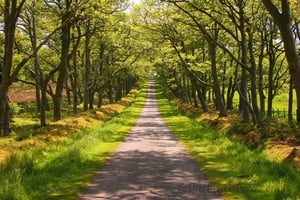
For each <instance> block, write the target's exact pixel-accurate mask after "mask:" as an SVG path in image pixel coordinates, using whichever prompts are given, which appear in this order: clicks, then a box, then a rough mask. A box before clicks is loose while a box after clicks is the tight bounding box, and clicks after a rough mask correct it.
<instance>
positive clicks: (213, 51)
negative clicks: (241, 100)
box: [209, 27, 227, 117]
mask: <svg viewBox="0 0 300 200" xmlns="http://www.w3.org/2000/svg"><path fill="white" fill-rule="evenodd" d="M214 31H215V33H214V39H215V41H217V40H218V30H217V28H216V27H215V30H214ZM209 53H210V59H211V74H212V79H213V91H214V94H215V102H216V107H217V109H218V110H219V111H220V113H219V116H220V117H226V116H227V110H226V107H225V105H224V102H223V97H222V93H221V90H220V83H219V79H218V69H217V60H216V59H217V45H216V43H215V42H210V43H209Z"/></svg>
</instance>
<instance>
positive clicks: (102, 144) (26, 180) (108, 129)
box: [0, 86, 147, 200]
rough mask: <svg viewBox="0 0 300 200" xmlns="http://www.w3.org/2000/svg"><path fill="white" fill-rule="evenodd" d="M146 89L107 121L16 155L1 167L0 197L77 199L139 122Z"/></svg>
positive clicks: (10, 199) (9, 198)
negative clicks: (58, 140)
mask: <svg viewBox="0 0 300 200" xmlns="http://www.w3.org/2000/svg"><path fill="white" fill-rule="evenodd" d="M145 88H146V86H145ZM146 92H147V90H146V89H141V90H140V91H139V93H138V95H137V97H136V99H135V100H134V102H133V104H132V106H130V107H128V108H126V109H125V110H124V111H123V112H121V113H120V114H118V115H117V116H115V117H113V118H112V119H111V120H109V121H107V122H104V123H100V122H99V124H98V125H97V126H94V127H91V128H89V129H87V130H85V131H82V132H80V133H78V134H73V135H72V136H70V137H68V138H67V139H65V140H62V141H61V142H56V143H51V144H49V145H47V146H45V147H39V148H35V149H33V150H30V151H29V150H28V151H25V152H22V153H21V152H20V153H16V154H12V155H11V156H10V157H9V158H8V159H7V160H6V161H5V163H4V164H2V165H1V166H0V177H1V178H0V185H1V187H0V199H1V200H27V199H28V200H31V199H47V200H48V199H66V200H68V199H70V200H71V199H72V200H73V199H76V198H77V197H78V195H79V194H80V192H81V191H82V190H83V189H84V188H85V187H86V186H87V184H88V183H89V182H90V180H91V179H92V178H93V176H94V175H95V173H96V172H97V170H99V167H100V166H101V165H103V164H104V163H105V161H106V160H107V159H108V158H109V157H110V156H111V154H112V153H113V152H114V150H115V149H116V148H117V147H118V145H119V144H120V143H121V141H122V140H123V139H124V137H125V136H126V135H127V133H128V131H129V130H130V129H131V127H132V126H134V124H135V123H136V120H137V118H138V116H139V114H140V112H141V109H142V107H143V105H144V102H145V99H146Z"/></svg>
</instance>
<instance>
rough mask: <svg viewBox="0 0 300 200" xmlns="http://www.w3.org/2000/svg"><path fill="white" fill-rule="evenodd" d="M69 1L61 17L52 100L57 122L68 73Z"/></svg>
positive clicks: (59, 116) (60, 116)
mask: <svg viewBox="0 0 300 200" xmlns="http://www.w3.org/2000/svg"><path fill="white" fill-rule="evenodd" d="M71 2H72V1H71V0H67V1H66V11H65V13H64V15H63V16H62V22H61V23H62V24H63V26H62V32H61V57H60V65H59V70H58V72H59V74H58V78H57V85H56V89H55V95H54V98H53V105H54V114H53V118H54V121H58V120H61V119H62V115H61V109H62V97H63V89H64V83H65V80H66V77H67V72H68V70H67V69H68V63H69V59H70V58H69V57H70V56H69V49H70V32H71V24H70V22H69V21H68V19H69V17H70V15H71V13H70V8H71Z"/></svg>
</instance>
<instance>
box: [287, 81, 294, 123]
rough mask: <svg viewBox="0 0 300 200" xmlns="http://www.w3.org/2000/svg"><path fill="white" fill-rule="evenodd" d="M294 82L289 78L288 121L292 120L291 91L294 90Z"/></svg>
mask: <svg viewBox="0 0 300 200" xmlns="http://www.w3.org/2000/svg"><path fill="white" fill-rule="evenodd" d="M293 84H294V82H293V80H292V79H290V87H289V106H288V120H289V122H291V121H293V100H294V99H293V96H294V95H293V91H294V85H293Z"/></svg>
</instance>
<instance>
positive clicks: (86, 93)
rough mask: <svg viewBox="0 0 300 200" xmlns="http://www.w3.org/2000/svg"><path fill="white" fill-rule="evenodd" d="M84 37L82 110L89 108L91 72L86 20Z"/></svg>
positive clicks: (88, 34)
mask: <svg viewBox="0 0 300 200" xmlns="http://www.w3.org/2000/svg"><path fill="white" fill-rule="evenodd" d="M85 34H86V36H85V67H84V80H83V110H87V109H88V108H89V105H88V104H89V95H90V88H89V84H90V73H91V72H90V71H91V61H90V52H91V50H90V46H89V45H90V39H91V35H90V21H89V20H88V22H87V25H86V33H85Z"/></svg>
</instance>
